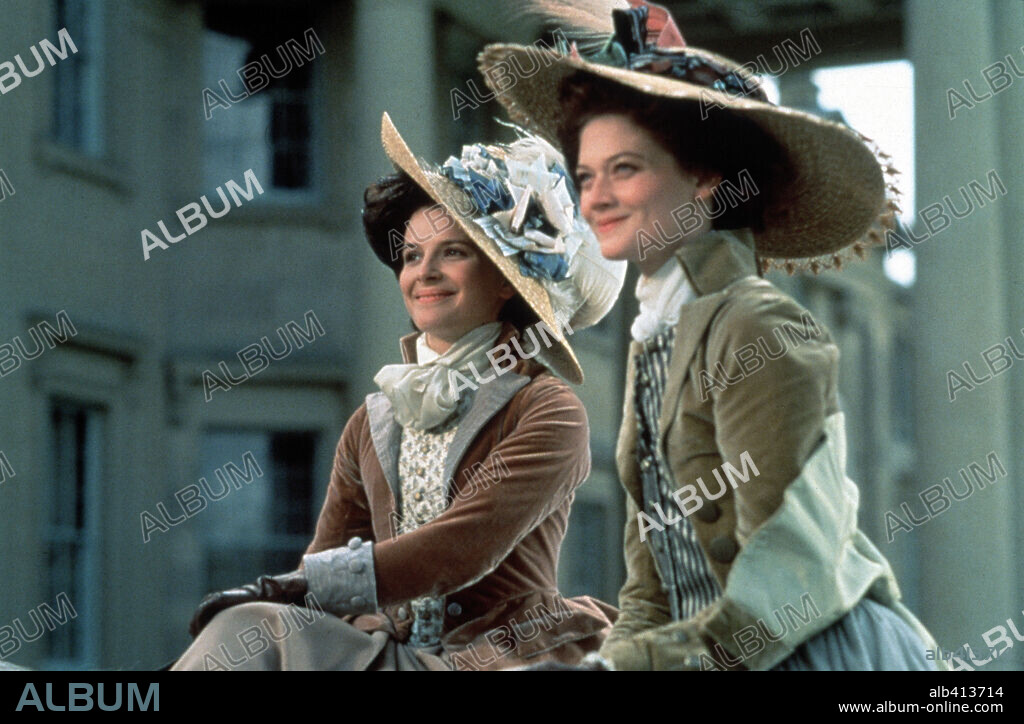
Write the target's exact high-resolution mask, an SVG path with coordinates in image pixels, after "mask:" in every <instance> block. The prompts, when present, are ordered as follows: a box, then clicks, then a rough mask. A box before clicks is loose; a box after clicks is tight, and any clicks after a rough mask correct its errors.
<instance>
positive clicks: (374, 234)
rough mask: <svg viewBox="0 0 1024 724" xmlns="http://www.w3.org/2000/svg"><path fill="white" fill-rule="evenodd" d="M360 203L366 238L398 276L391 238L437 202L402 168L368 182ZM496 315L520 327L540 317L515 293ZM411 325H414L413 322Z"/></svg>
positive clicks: (396, 253) (399, 258)
mask: <svg viewBox="0 0 1024 724" xmlns="http://www.w3.org/2000/svg"><path fill="white" fill-rule="evenodd" d="M363 204H364V205H363V229H364V230H365V232H366V239H367V241H369V242H370V246H371V247H372V248H373V251H374V253H375V254H376V255H377V258H379V259H380V260H381V261H382V262H384V263H385V264H387V265H388V266H389V267H391V270H392V271H393V272H394V273H395V276H396V277H397V276H398V274H399V272H401V271H402V263H403V261H402V253H401V247H400V246H398V245H397V244H396V243H394V242H393V241H392V240H393V239H402V238H404V236H405V230H406V226H407V224H408V223H409V219H411V218H412V215H413V214H415V213H416V212H417V211H419V210H420V209H422V208H424V207H430V206H436V205H437V204H436V202H435V201H434V200H433V199H432V198H431V197H430V196H429V195H428V194H427V192H426V191H424V190H423V189H422V188H421V187H420V185H419V184H417V183H416V182H415V181H413V180H412V178H411V177H410V176H409V174H407V173H405V172H404V171H399V172H398V173H394V174H391V175H390V176H384V177H383V178H380V179H378V180H377V182H376V183H373V184H370V185H369V186H367V187H366V192H365V193H364V194H363ZM481 253H482V252H481ZM498 319H499V320H500V321H502V322H509V323H511V324H513V325H515V326H516V328H518V329H519V330H520V331H522V330H524V329H526V327H528V326H530V325H531V324H535V323H536V322H537V321H538V320H539V319H540V318H539V317H538V316H537V314H536V313H535V312H534V311H533V310H532V309H530V306H529V305H528V304H527V303H526V302H525V301H524V300H523V298H522V296H520V295H519V294H518V293H516V295H515V296H513V297H512V298H511V299H509V300H508V301H506V302H505V304H504V305H502V307H501V311H500V312H499V313H498ZM413 328H416V325H415V324H414V325H413ZM417 331H419V330H418V329H417Z"/></svg>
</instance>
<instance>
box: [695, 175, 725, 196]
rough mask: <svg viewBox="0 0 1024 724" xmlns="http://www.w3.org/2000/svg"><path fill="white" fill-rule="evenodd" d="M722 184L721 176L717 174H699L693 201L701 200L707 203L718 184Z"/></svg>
mask: <svg viewBox="0 0 1024 724" xmlns="http://www.w3.org/2000/svg"><path fill="white" fill-rule="evenodd" d="M721 182H722V176H721V175H720V174H717V173H708V174H701V175H699V176H697V186H696V188H695V191H694V194H693V199H694V201H696V200H697V199H702V200H704V201H708V200H709V199H710V198H711V194H713V193H714V191H715V189H716V188H717V187H718V184H720V183H721Z"/></svg>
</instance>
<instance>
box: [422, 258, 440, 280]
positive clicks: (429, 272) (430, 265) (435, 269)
mask: <svg viewBox="0 0 1024 724" xmlns="http://www.w3.org/2000/svg"><path fill="white" fill-rule="evenodd" d="M440 262H441V260H440V259H439V258H437V257H436V256H434V255H433V254H426V255H424V257H423V263H422V264H420V278H421V279H438V278H440V276H441V269H440Z"/></svg>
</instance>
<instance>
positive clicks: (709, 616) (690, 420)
mask: <svg viewBox="0 0 1024 724" xmlns="http://www.w3.org/2000/svg"><path fill="white" fill-rule="evenodd" d="M675 259H676V260H677V261H678V263H680V264H681V265H682V266H683V269H684V270H685V273H686V275H687V277H688V279H689V281H690V283H691V285H692V287H693V289H694V292H695V294H696V295H697V298H696V299H695V300H694V301H692V302H690V303H688V304H687V305H685V306H684V308H683V310H682V314H681V319H680V321H679V323H678V324H677V325H676V328H675V342H674V347H673V350H672V358H671V364H670V368H669V371H668V379H667V383H666V388H665V395H664V400H663V405H662V411H661V416H660V419H659V433H660V440H659V445H660V447H661V450H662V452H663V454H664V456H665V460H666V461H667V462H668V465H669V467H670V468H671V471H672V475H673V479H674V483H675V485H677V486H679V489H678V490H677V494H678V497H677V498H676V500H677V502H679V501H681V503H680V506H681V507H682V506H685V507H683V509H684V510H688V511H689V512H690V513H691V514H690V515H689V516H688V517H689V520H690V521H692V523H693V526H694V529H695V531H696V534H697V537H698V539H699V542H700V545H701V548H702V549H703V552H704V555H705V557H706V559H707V560H708V562H709V564H710V568H711V570H712V571H713V573H714V575H715V577H716V578H717V580H718V582H719V585H720V587H721V588H722V591H723V595H722V596H721V597H720V598H719V599H718V600H717V601H716V602H715V603H714V604H712V605H711V606H708V607H706V608H705V609H703V610H702V611H700V612H699V613H698V614H697V615H696V616H695V617H693V618H691V619H688V620H685V621H675V622H674V621H672V617H671V614H670V607H669V604H668V599H667V597H666V595H665V591H664V590H663V588H662V581H661V577H660V576H659V573H658V570H657V564H656V561H655V557H654V556H653V555H652V552H651V550H650V549H649V547H648V546H649V544H650V543H651V539H650V538H648V540H647V542H646V543H642V542H641V541H640V524H639V522H638V517H637V514H638V512H639V511H641V510H643V509H644V501H643V492H642V484H641V478H640V469H639V465H640V464H641V463H643V462H644V461H639V460H638V459H637V452H636V449H637V445H636V436H637V421H636V416H635V413H634V401H633V395H634V392H633V378H634V369H633V359H634V357H635V355H636V354H638V353H639V351H640V346H639V345H638V344H637V343H634V344H633V345H632V346H631V349H630V364H629V370H628V372H627V378H626V388H627V389H626V399H625V403H624V406H623V422H622V428H621V430H620V434H619V441H618V449H617V452H616V458H617V464H618V468H619V474H620V476H621V479H622V485H623V487H624V488H625V490H626V493H627V495H626V505H627V520H626V527H625V542H624V546H625V558H626V568H627V580H626V583H625V585H624V586H623V587H622V590H621V591H620V595H619V608H620V617H619V619H618V621H617V622H616V624H615V626H614V628H613V629H612V633H611V634H610V635H609V637H608V639H607V640H606V641H605V643H604V645H603V646H602V649H601V654H602V655H603V656H605V657H606V658H608V659H609V660H610V661H612V663H613V664H614V665H615V667H616V668H617V669H706V668H712V667H715V666H718V667H721V668H749V669H768V668H771V667H772V666H774V665H775V664H776V663H779V662H780V661H782V660H783V659H785V658H786V657H788V656H789V655H790V653H792V651H793V650H794V649H795V648H796V647H797V646H798V645H800V644H801V643H802V642H804V641H806V640H807V639H809V638H811V637H812V636H813V635H815V634H817V633H818V632H820V631H822V630H824V629H825V628H827V627H828V626H829V625H831V624H832V623H834V622H835V621H837V620H838V619H839V618H841V617H842V616H843V615H845V614H846V613H847V612H849V611H850V610H851V609H852V608H853V607H854V606H855V605H856V604H857V603H858V602H859V601H860V600H861V598H863V597H864V596H865V595H867V596H870V597H871V598H873V599H875V600H877V601H879V602H880V603H882V604H884V605H888V606H890V607H891V608H893V609H894V610H895V611H896V612H897V613H898V614H899V615H900V616H901V617H903V618H904V619H905V620H907V622H908V623H910V625H911V626H912V627H913V628H914V629H915V630H916V631H917V632H918V634H919V635H920V636H921V637H922V640H923V641H924V643H925V645H926V646H928V647H934V642H933V641H932V639H931V637H930V635H929V634H928V632H927V631H926V630H925V629H924V627H923V626H921V624H920V623H919V622H918V621H917V620H916V619H915V618H914V617H913V616H912V615H911V614H910V612H909V611H907V609H906V608H904V607H903V606H902V605H900V603H899V596H900V594H899V588H898V586H897V584H896V581H895V578H894V576H893V573H892V570H891V568H890V567H889V564H888V562H887V561H886V560H885V558H884V557H883V556H882V555H881V553H879V552H878V550H877V549H876V548H875V547H874V545H873V544H872V543H871V542H870V541H869V540H868V539H867V538H866V537H865V536H864V534H863V533H861V531H860V530H859V529H858V528H857V524H856V520H857V502H858V499H857V488H856V486H855V485H854V484H853V483H852V482H851V481H850V480H849V479H848V478H846V476H845V472H844V471H845V430H844V427H843V418H842V413H841V412H840V411H839V405H838V395H837V370H838V355H839V352H838V349H837V347H836V346H835V344H834V343H833V342H832V341H831V339H830V337H829V335H828V332H827V331H826V330H824V328H822V327H820V326H819V325H817V324H816V323H815V322H814V321H813V319H812V318H811V317H810V315H809V313H807V311H806V310H805V309H803V308H802V307H801V306H800V305H799V304H798V303H797V302H796V301H794V300H793V299H792V298H790V297H789V296H787V295H786V294H784V293H782V292H781V291H779V290H778V289H777V288H776V287H774V286H773V285H772V284H771V283H770V282H768V281H766V280H764V279H762V278H760V277H759V276H758V273H757V267H756V260H755V256H754V251H753V242H752V237H751V236H750V234H749V232H737V233H735V234H712V235H709V236H707V237H704V238H702V239H699V240H697V241H696V242H693V243H688V244H686V245H683V246H682V247H681V248H680V250H679V251H678V252H677V254H676V256H675ZM783 349H784V351H783ZM724 463H727V465H726V466H725V469H724V471H723V464H724ZM748 463H752V466H754V467H756V470H757V474H756V475H754V473H753V469H752V467H751V466H749V465H748ZM730 466H731V467H732V468H733V470H735V471H738V472H739V473H745V475H736V476H733V475H730V474H727V473H728V472H731V471H729V467H730ZM716 472H717V473H718V476H719V477H721V478H722V479H723V480H725V481H727V482H729V483H730V484H729V485H723V486H719V484H718V480H717V478H716V477H715V473H716ZM744 477H746V481H744V480H743V478H744ZM698 478H700V479H701V481H702V482H704V487H705V488H706V489H707V493H708V494H705V491H704V490H702V489H701V487H700V486H699V485H697V481H698ZM686 486H692V488H693V490H694V491H695V492H691V491H690V490H689V489H688V488H687V487H686ZM722 487H724V488H725V492H724V494H722V495H721V497H717V499H712V497H711V496H712V495H715V496H717V494H718V493H719V492H720V490H721V488H722ZM698 505H699V509H696V510H695V508H697V506H698ZM666 513H667V516H666V520H667V521H670V520H671V519H672V515H673V514H679V513H680V510H679V509H678V508H676V507H674V506H673V509H672V510H671V511H666ZM653 519H654V520H655V521H658V522H659V523H661V522H662V521H660V520H658V516H654V517H653ZM794 610H795V612H798V613H797V616H798V618H797V619H796V621H797V622H799V623H797V624H796V625H793V626H791V627H788V629H789V630H787V631H786V632H785V633H784V634H783V635H782V636H781V637H780V638H778V639H777V640H772V638H774V636H769V635H767V632H766V631H764V628H762V626H763V625H764V624H767V625H768V627H769V630H778V629H779V625H778V623H776V614H778V613H783V612H785V613H786V615H787V616H789V618H790V620H791V621H792V620H793V617H792V615H791V612H793V611H794ZM783 620H784V619H783Z"/></svg>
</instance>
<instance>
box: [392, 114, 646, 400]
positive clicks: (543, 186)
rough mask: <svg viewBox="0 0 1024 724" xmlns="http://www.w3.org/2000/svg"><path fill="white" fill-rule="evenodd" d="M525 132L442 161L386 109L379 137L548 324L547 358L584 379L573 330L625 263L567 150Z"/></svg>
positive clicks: (597, 316)
mask: <svg viewBox="0 0 1024 724" xmlns="http://www.w3.org/2000/svg"><path fill="white" fill-rule="evenodd" d="M517 130H518V132H519V136H520V137H519V138H518V139H517V140H515V141H513V142H511V143H507V144H498V143H495V144H482V143H475V144H471V145H467V146H463V148H462V151H461V153H460V155H459V156H457V157H456V156H452V157H450V158H448V160H446V161H445V162H444V163H443V164H441V165H440V166H437V165H434V164H431V163H429V162H426V161H421V160H419V159H417V158H416V156H415V154H413V152H412V150H411V149H410V148H409V146H408V144H406V142H405V140H404V139H403V138H402V136H401V134H400V133H399V132H398V129H397V128H395V126H394V124H393V123H392V122H391V118H390V117H389V116H388V114H387V113H385V114H384V116H383V118H382V119H381V142H382V144H383V146H384V151H385V152H386V153H387V155H388V158H390V159H391V161H392V163H394V164H395V166H396V167H397V168H398V169H400V170H401V171H404V172H405V173H406V174H408V175H409V177H410V178H411V179H412V180H413V181H414V182H415V183H416V184H417V185H418V186H420V187H421V188H422V189H423V190H424V191H425V192H426V193H427V194H428V195H429V196H430V198H432V199H433V200H434V201H436V202H437V203H438V204H440V205H441V206H442V207H443V208H444V210H445V211H446V212H447V213H448V214H449V215H450V216H451V217H452V219H453V220H454V221H455V222H456V223H457V224H458V225H459V226H460V227H461V228H462V230H463V231H464V232H465V233H466V235H467V236H468V237H469V239H470V240H471V241H472V242H473V243H474V244H475V245H476V246H477V247H478V248H480V250H481V251H483V253H484V254H485V255H486V256H487V257H488V258H489V259H490V260H491V261H492V262H493V263H494V264H495V266H497V268H498V270H499V271H500V272H501V273H502V275H503V276H504V277H505V278H506V279H507V280H508V281H509V283H510V284H511V285H512V286H513V287H514V288H515V290H516V291H517V292H518V293H519V295H520V296H521V297H522V298H523V301H524V302H526V304H527V305H528V306H529V307H530V309H531V310H533V312H534V313H535V314H536V315H537V317H538V319H539V321H540V322H543V323H544V325H545V326H546V327H547V329H546V330H541V331H542V332H543V333H545V334H550V335H551V336H550V339H551V342H552V344H551V345H550V346H547V347H546V349H544V350H543V352H542V354H540V355H539V358H540V359H541V360H542V361H543V362H545V363H546V364H547V365H548V366H549V367H551V368H552V369H553V370H554V371H555V372H557V373H558V374H559V375H561V376H562V377H564V378H565V379H567V380H569V381H570V382H573V383H576V384H579V383H580V382H582V381H583V370H582V369H581V367H580V364H579V361H578V360H577V359H576V355H575V354H574V353H573V351H572V347H571V346H570V345H569V343H568V341H567V340H566V336H567V335H569V334H573V333H574V332H575V331H576V330H578V329H583V328H585V327H589V326H592V325H594V324H597V322H599V321H600V320H601V319H602V318H603V317H604V316H605V314H607V313H608V311H609V310H610V309H611V308H612V306H613V305H614V304H615V300H616V299H617V298H618V296H619V292H620V291H621V290H622V285H623V282H624V281H625V276H626V262H622V261H610V260H608V259H605V258H604V257H603V256H601V249H600V245H599V244H598V242H597V239H596V238H595V236H594V234H593V232H592V231H591V229H590V227H589V226H587V224H586V222H585V221H583V218H582V216H581V215H580V208H579V197H578V196H577V194H576V190H575V188H574V186H573V183H572V180H571V179H570V178H569V174H568V172H567V171H566V168H565V161H564V159H563V158H562V155H561V154H560V153H559V152H558V151H557V150H556V149H555V148H554V146H552V145H551V144H550V143H548V142H547V141H545V140H544V139H542V138H539V137H538V136H535V135H533V134H531V133H528V132H527V131H524V130H523V129H517ZM521 331H523V330H521ZM538 336H539V335H538ZM545 339H547V337H545Z"/></svg>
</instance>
